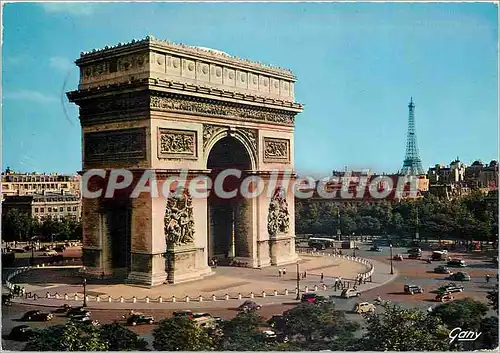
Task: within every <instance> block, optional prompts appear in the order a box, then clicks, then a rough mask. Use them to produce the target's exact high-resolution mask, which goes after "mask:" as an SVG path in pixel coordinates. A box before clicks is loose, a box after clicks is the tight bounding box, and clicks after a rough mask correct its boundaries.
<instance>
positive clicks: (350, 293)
mask: <svg viewBox="0 0 500 353" xmlns="http://www.w3.org/2000/svg"><path fill="white" fill-rule="evenodd" d="M360 295H361V293H360V292H358V291H357V290H355V289H353V288H346V289H344V290H342V293H340V297H341V298H345V299H349V298H352V297H359V296H360Z"/></svg>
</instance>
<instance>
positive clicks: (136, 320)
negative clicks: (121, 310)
mask: <svg viewBox="0 0 500 353" xmlns="http://www.w3.org/2000/svg"><path fill="white" fill-rule="evenodd" d="M154 322H155V319H154V318H153V317H152V316H149V315H142V314H134V315H131V316H130V317H129V318H128V319H127V324H128V325H132V326H136V325H137V324H149V325H152V324H154Z"/></svg>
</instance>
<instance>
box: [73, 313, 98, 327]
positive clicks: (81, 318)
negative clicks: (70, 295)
mask: <svg viewBox="0 0 500 353" xmlns="http://www.w3.org/2000/svg"><path fill="white" fill-rule="evenodd" d="M71 322H73V323H75V324H82V325H89V326H94V327H96V326H99V325H100V322H99V321H98V320H92V319H91V318H90V317H89V316H87V315H74V316H72V317H71Z"/></svg>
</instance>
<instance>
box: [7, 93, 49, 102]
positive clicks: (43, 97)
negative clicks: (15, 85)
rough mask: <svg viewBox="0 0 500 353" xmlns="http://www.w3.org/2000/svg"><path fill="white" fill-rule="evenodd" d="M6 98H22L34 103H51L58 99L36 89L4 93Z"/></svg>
mask: <svg viewBox="0 0 500 353" xmlns="http://www.w3.org/2000/svg"><path fill="white" fill-rule="evenodd" d="M4 99H6V100H24V101H29V102H36V103H53V102H57V101H58V99H57V97H55V96H51V95H48V94H45V93H42V92H38V91H30V90H21V91H17V92H9V93H6V94H5V95H4Z"/></svg>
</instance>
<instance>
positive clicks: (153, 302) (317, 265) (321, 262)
mask: <svg viewBox="0 0 500 353" xmlns="http://www.w3.org/2000/svg"><path fill="white" fill-rule="evenodd" d="M301 258H302V259H303V261H302V263H301V265H300V268H301V272H302V269H305V271H307V278H306V279H301V280H300V289H301V292H304V291H305V286H307V287H308V291H311V292H312V291H313V290H314V286H317V293H318V294H320V295H324V296H329V295H340V291H336V292H335V291H334V290H333V288H332V287H333V283H334V277H338V276H342V277H343V278H346V274H348V273H352V274H354V273H358V272H359V270H360V268H357V267H356V266H363V265H361V264H359V263H354V262H351V261H348V260H344V259H338V258H336V259H334V258H330V257H317V256H309V255H301ZM370 261H371V262H372V263H373V265H374V266H375V272H374V274H373V276H372V282H366V284H362V285H358V290H359V291H360V292H365V291H369V290H371V289H373V288H375V287H379V286H381V285H384V284H386V283H388V282H390V281H392V280H394V279H395V278H396V277H397V274H395V275H390V274H389V273H390V267H389V266H388V265H387V264H384V263H382V262H379V261H375V260H370ZM286 268H287V273H286V275H285V277H282V278H279V277H278V275H277V274H276V273H275V272H277V270H278V269H277V268H275V267H272V268H266V269H262V270H255V269H247V268H234V267H220V268H217V270H216V274H215V275H213V276H210V277H208V278H206V279H204V280H200V281H196V282H190V283H183V284H178V285H164V286H159V287H153V288H150V289H149V288H142V287H133V286H128V285H112V286H105V287H103V286H99V285H94V286H87V295H88V296H89V299H88V301H87V305H88V307H89V308H90V309H154V308H172V309H189V308H203V307H205V308H206V307H207V306H210V307H213V306H214V305H216V306H217V307H219V308H230V307H236V306H238V305H239V303H241V302H243V301H244V300H249V299H250V300H255V301H256V302H258V303H259V304H261V305H272V304H283V303H296V301H295V298H296V292H295V287H296V283H297V282H296V272H295V271H294V270H295V265H291V266H286ZM321 272H323V274H324V284H325V285H326V286H327V289H326V290H323V284H322V283H320V274H321ZM16 283H18V281H16ZM28 286H29V285H28ZM89 287H90V288H89ZM193 288H197V290H196V291H194V290H193V291H192V292H191V295H193V294H195V295H194V296H190V298H189V302H186V301H185V300H186V298H185V297H186V295H185V294H184V293H188V290H191V289H193ZM286 290H288V293H287V292H286ZM27 291H28V290H27ZM263 291H265V292H266V294H265V297H263V294H262V292H263ZM275 291H276V292H275ZM55 292H58V299H56V298H54V295H55ZM75 292H78V293H80V295H79V298H78V300H76V301H75V300H74V296H68V297H67V299H68V300H65V299H64V293H75ZM252 292H253V295H252ZM35 293H37V295H38V296H39V298H38V299H36V300H34V299H32V298H29V299H24V298H23V299H20V298H16V299H14V300H13V301H14V302H18V303H23V304H31V305H39V306H49V307H55V306H61V305H63V304H70V305H73V306H75V305H81V304H83V288H82V286H74V285H73V286H67V285H60V286H57V287H55V288H50V293H51V294H52V298H51V299H47V298H45V296H46V293H47V288H38V289H37V290H36V292H35ZM172 293H174V294H172ZM196 293H198V294H196ZM226 293H227V294H228V295H229V298H230V299H229V300H226ZM213 294H215V296H216V300H215V301H214V300H213V297H212V295H213ZM238 294H241V296H239V295H238ZM275 294H277V295H275ZM174 295H175V297H176V301H175V302H173V301H172V296H174ZM199 295H202V301H201V302H200V301H199ZM91 296H92V297H91ZM95 296H99V301H96V298H95ZM108 296H111V297H112V302H109V301H108V300H109V299H108ZM120 296H123V302H121V301H120ZM133 296H135V297H136V301H135V302H134V300H133V299H132V297H133ZM160 296H161V298H162V302H159V297H160ZM146 298H148V299H146ZM239 298H241V299H239Z"/></svg>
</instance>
